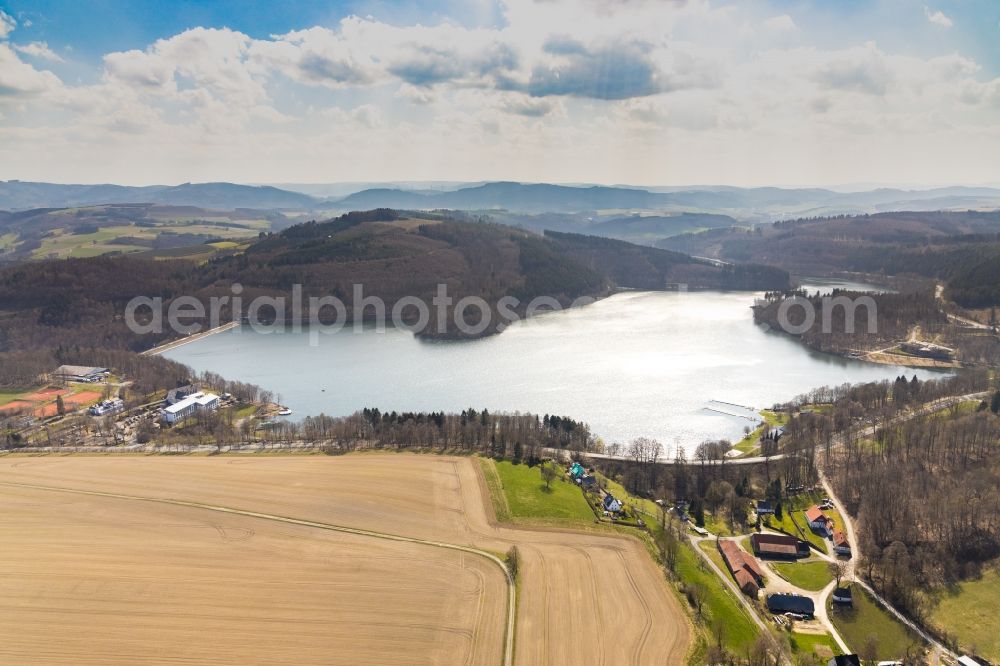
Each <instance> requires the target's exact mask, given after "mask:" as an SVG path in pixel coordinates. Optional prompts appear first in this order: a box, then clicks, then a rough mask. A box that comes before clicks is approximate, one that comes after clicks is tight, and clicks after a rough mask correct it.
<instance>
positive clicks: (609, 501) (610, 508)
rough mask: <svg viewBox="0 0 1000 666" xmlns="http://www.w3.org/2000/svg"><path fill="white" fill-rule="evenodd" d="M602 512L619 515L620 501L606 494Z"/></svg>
mask: <svg viewBox="0 0 1000 666" xmlns="http://www.w3.org/2000/svg"><path fill="white" fill-rule="evenodd" d="M604 510H605V511H607V512H608V513H621V510H622V503H621V501H620V500H617V499H615V496H614V495H612V494H611V493H607V494H606V495H605V496H604Z"/></svg>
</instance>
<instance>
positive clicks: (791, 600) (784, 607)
mask: <svg viewBox="0 0 1000 666" xmlns="http://www.w3.org/2000/svg"><path fill="white" fill-rule="evenodd" d="M767 609H768V610H769V611H771V612H772V613H774V614H775V615H780V614H781V613H795V614H797V615H802V616H804V617H806V618H808V619H810V620H811V619H812V617H813V615H814V614H815V613H816V606H815V604H813V600H812V599H810V598H809V597H803V596H802V595H799V594H772V595H769V596H768V597H767Z"/></svg>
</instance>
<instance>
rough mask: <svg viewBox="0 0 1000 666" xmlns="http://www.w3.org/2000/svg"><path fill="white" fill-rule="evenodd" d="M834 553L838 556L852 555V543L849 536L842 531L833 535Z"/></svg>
mask: <svg viewBox="0 0 1000 666" xmlns="http://www.w3.org/2000/svg"><path fill="white" fill-rule="evenodd" d="M833 551H834V552H835V553H837V555H847V556H850V555H851V543H850V542H849V541H848V540H847V536H846V535H845V534H844V533H843V532H841V531H840V530H837V531H836V532H834V533H833Z"/></svg>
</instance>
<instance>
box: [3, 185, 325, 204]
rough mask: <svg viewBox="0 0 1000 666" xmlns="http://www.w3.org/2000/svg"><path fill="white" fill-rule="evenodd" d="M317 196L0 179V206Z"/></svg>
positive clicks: (305, 199) (279, 200) (306, 199)
mask: <svg viewBox="0 0 1000 666" xmlns="http://www.w3.org/2000/svg"><path fill="white" fill-rule="evenodd" d="M318 202H319V200H318V199H315V198H313V197H310V196H308V195H305V194H300V193H298V192H289V191H287V190H280V189H278V188H276V187H270V186H266V185H262V186H255V185H236V184H233V183H184V184H183V185H147V186H144V187H132V186H127V185H61V184H57V183H34V182H26V181H19V180H9V181H0V209H6V210H25V209H30V208H66V207H71V206H94V205H101V204H122V203H152V204H166V205H183V206H198V207H201V208H219V209H226V210H232V209H235V208H258V209H271V210H281V209H300V208H313V207H315V206H316V204H317V203H318Z"/></svg>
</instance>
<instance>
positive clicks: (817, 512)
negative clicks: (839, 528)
mask: <svg viewBox="0 0 1000 666" xmlns="http://www.w3.org/2000/svg"><path fill="white" fill-rule="evenodd" d="M806 520H808V521H809V527H811V528H812V529H813V530H814V531H815V532H818V533H819V534H822V535H823V536H825V537H828V536H830V535H831V534H833V519H832V518H829V517H827V515H826V514H824V513H823V510H822V509H820V508H819V507H818V506H811V507H809V508H808V509H806Z"/></svg>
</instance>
